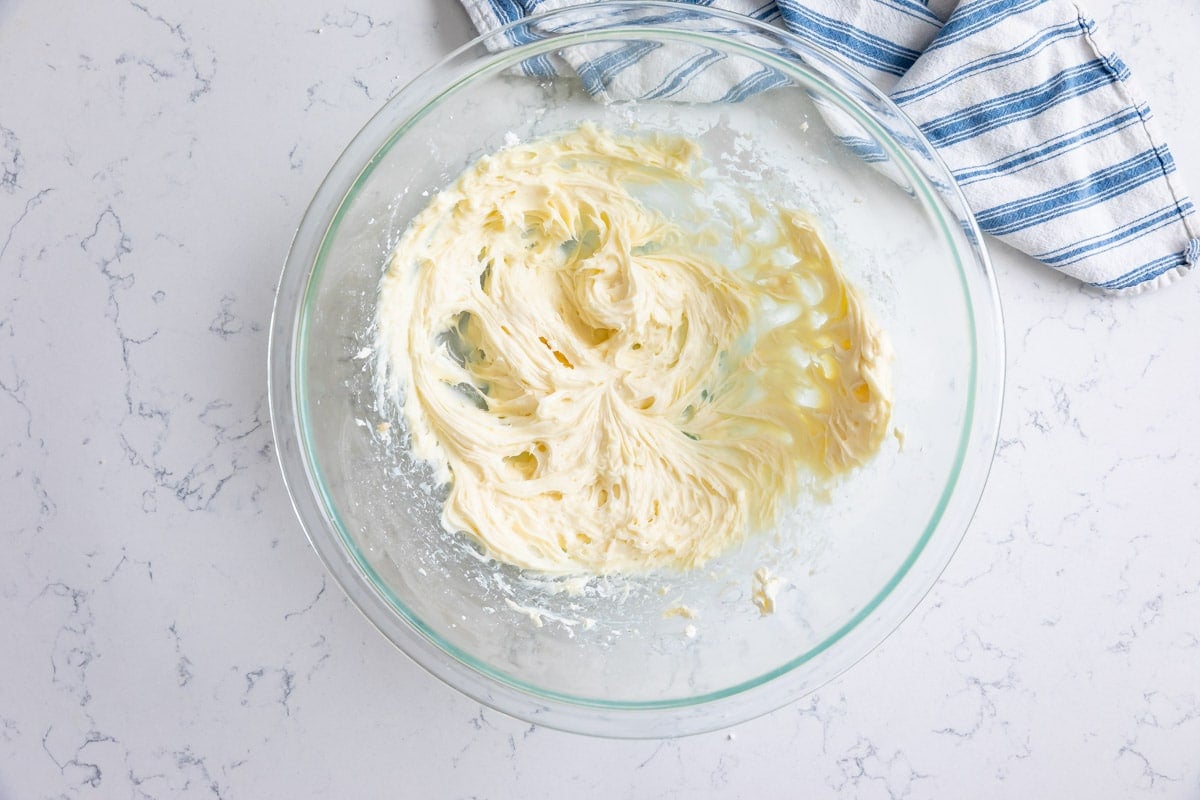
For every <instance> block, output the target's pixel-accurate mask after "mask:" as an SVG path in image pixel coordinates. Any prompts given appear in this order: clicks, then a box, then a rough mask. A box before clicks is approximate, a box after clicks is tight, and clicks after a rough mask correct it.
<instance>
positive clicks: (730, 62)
mask: <svg viewBox="0 0 1200 800" xmlns="http://www.w3.org/2000/svg"><path fill="white" fill-rule="evenodd" d="M514 44H516V45H519V46H512V45H514ZM638 54H640V55H638ZM626 57H630V58H641V59H643V60H642V62H641V63H642V64H643V65H644V67H645V68H644V70H643V71H641V72H638V71H637V70H635V71H634V72H633V73H629V74H623V75H622V76H621V77H618V78H616V79H615V80H609V79H607V78H608V76H606V74H605V73H604V69H603V67H604V66H605V65H606V64H607V65H611V64H612V63H614V60H616V59H619V58H626ZM700 62H705V63H717V64H719V67H720V68H719V69H715V70H711V71H710V73H709V74H708V75H707V77H706V79H705V80H706V83H705V84H703V85H700V86H692V87H689V86H686V85H685V86H684V88H683V89H682V90H681V91H679V92H675V93H674V94H671V93H670V92H669V91H668V92H667V93H666V96H662V95H663V94H664V93H663V92H659V95H660V96H659V97H658V98H656V99H644V98H643V99H640V100H639V99H637V96H638V95H639V94H644V93H645V91H646V86H645V85H642V84H639V83H638V80H637V79H636V78H631V77H630V75H634V76H637V75H641V76H642V79H643V80H650V79H654V80H655V81H656V82H657V78H654V70H656V69H657V70H659V71H660V75H668V73H669V70H670V69H672V68H673V66H672V65H674V66H678V65H680V64H694V63H700ZM580 75H582V76H583V78H582V79H581V78H580V77H579V76H580ZM646 76H650V78H646ZM668 77H669V75H668ZM766 87H770V88H766ZM749 88H756V89H763V88H766V90H765V91H758V92H750V91H746V90H747V89H749ZM722 93H724V94H725V95H727V96H734V95H748V96H746V97H744V99H741V100H740V101H739V102H724V101H718V102H706V101H708V100H712V99H715V98H719V97H720V96H721V95H722ZM584 120H592V121H594V122H596V123H598V124H601V125H604V126H608V127H610V128H615V129H618V130H629V129H633V128H637V129H642V130H646V129H661V130H668V131H674V132H679V133H685V134H691V135H695V136H696V137H697V138H698V139H699V140H700V141H701V143H702V144H703V146H704V149H705V153H706V155H707V156H708V157H709V158H710V159H711V160H712V161H713V162H714V163H719V164H723V165H725V166H726V167H727V168H728V169H729V170H731V171H734V172H733V173H732V174H737V175H741V176H742V179H744V180H747V181H753V182H754V183H755V184H757V185H759V186H761V187H762V191H763V192H764V193H769V194H771V195H772V197H773V198H775V199H778V200H780V201H781V202H785V203H786V204H788V205H791V206H798V207H802V208H806V209H809V210H810V211H811V212H813V213H814V214H815V215H816V216H817V217H818V218H819V219H820V220H821V222H822V224H823V226H824V228H825V230H826V233H827V236H828V239H829V242H830V244H831V246H832V249H833V250H834V252H835V253H837V255H838V256H839V257H840V260H841V262H842V264H843V267H844V270H845V271H846V273H848V275H849V276H850V278H851V279H852V280H853V281H854V282H855V283H857V284H858V286H859V287H860V288H861V290H862V291H863V293H864V294H865V295H866V297H867V298H868V302H869V304H870V305H871V306H872V307H873V308H874V310H875V311H876V313H877V314H878V316H879V318H880V319H881V321H882V323H883V325H884V327H885V329H886V330H887V331H888V333H889V335H890V337H891V341H892V344H893V347H894V349H895V351H896V359H895V364H894V370H895V411H894V424H895V425H896V427H897V429H898V431H899V435H897V436H896V437H895V438H894V439H890V440H889V442H888V443H887V444H885V446H884V449H883V451H882V452H881V453H880V455H879V456H878V457H877V458H876V459H875V460H874V461H873V462H872V463H871V464H869V465H868V466H867V467H866V468H865V469H863V470H861V471H859V472H858V473H856V474H854V475H853V476H852V477H851V478H850V479H848V480H846V481H845V482H844V484H843V485H841V486H839V487H838V488H837V490H836V491H835V492H834V494H833V497H832V499H831V500H830V501H828V502H815V501H814V502H805V503H802V504H801V506H800V507H798V508H797V509H796V510H795V511H794V512H793V513H791V514H789V515H788V516H787V517H786V518H785V519H784V520H783V521H782V522H781V523H780V526H779V530H777V531H774V532H768V533H764V534H761V535H758V536H754V537H751V538H749V539H748V540H747V541H746V542H745V544H744V545H743V546H741V547H740V548H737V549H735V550H734V551H733V552H730V553H728V554H726V555H724V556H722V557H721V558H718V559H717V560H716V561H714V562H712V563H711V564H709V565H708V566H707V567H705V568H703V569H701V570H697V571H695V572H693V573H689V574H667V573H660V574H656V575H648V576H641V577H633V578H616V579H608V580H596V581H593V582H591V583H590V584H589V585H588V586H587V587H586V588H584V589H583V590H582V591H580V587H578V586H575V585H568V584H563V583H561V582H560V583H556V582H553V581H547V580H537V579H536V576H526V575H522V574H521V573H520V572H519V571H518V570H515V569H512V568H510V567H507V566H502V565H497V564H494V563H489V562H487V561H486V560H484V559H482V558H481V557H480V556H479V554H478V553H477V552H476V550H475V549H474V548H473V547H472V546H471V545H470V543H469V542H468V541H467V539H466V537H465V536H464V535H462V534H453V533H448V532H445V531H443V530H442V529H441V527H440V526H439V524H438V519H439V511H440V497H439V493H438V490H437V487H435V486H432V485H431V482H430V480H429V471H428V470H427V469H426V468H425V467H424V466H423V465H422V464H420V463H417V462H414V461H413V460H412V459H411V458H410V457H409V456H408V454H407V452H406V451H405V449H404V447H403V432H402V431H397V430H395V429H393V431H390V432H388V433H386V434H381V433H380V432H379V427H380V423H381V422H393V423H394V422H395V420H387V419H385V418H383V417H381V416H380V415H379V412H378V411H377V405H376V402H375V399H376V398H375V397H374V396H373V393H372V388H371V385H372V369H373V365H372V359H371V358H369V357H367V355H366V354H368V353H369V352H370V349H371V347H372V336H373V331H372V316H373V314H374V303H375V297H376V289H377V284H378V281H379V278H380V276H381V274H382V272H383V270H384V267H385V264H386V261H387V258H388V255H389V253H390V252H391V250H392V248H393V247H394V245H395V244H396V241H397V239H398V238H399V236H400V235H401V234H402V233H403V231H404V229H405V227H406V226H407V224H408V222H409V220H410V219H411V218H412V217H413V216H414V215H415V214H416V213H417V212H418V211H419V210H420V209H421V208H422V207H423V206H424V204H425V203H426V202H427V200H428V198H429V196H430V195H432V194H433V193H434V192H436V191H437V190H439V189H440V188H442V187H445V186H447V185H448V184H449V183H451V182H453V180H454V179H455V178H456V176H457V175H458V174H459V173H460V172H461V171H462V170H463V169H464V168H465V167H466V166H467V165H468V164H470V163H471V162H473V161H474V160H475V159H477V158H478V157H479V156H481V155H483V154H485V153H488V152H491V151H494V150H496V149H498V148H499V147H501V146H503V143H504V142H505V139H506V137H509V139H510V140H511V136H513V135H515V136H517V137H520V138H521V139H527V138H531V137H534V136H538V135H542V134H548V133H553V132H556V131H560V130H564V129H567V128H570V127H573V126H575V125H576V124H578V123H579V122H581V121H584ZM739 169H740V170H742V172H740V173H738V172H736V170H739ZM1002 348H1003V335H1002V330H1001V319H1000V310H999V304H998V300H997V295H996V290H995V284H994V281H993V279H992V275H991V271H990V267H989V264H988V260H987V257H986V254H985V252H984V249H983V246H982V244H981V242H980V234H979V231H978V229H977V228H976V226H975V223H974V222H973V220H972V217H971V215H970V212H969V211H968V209H967V207H966V204H965V203H964V201H963V199H962V196H961V195H960V194H959V192H958V191H957V189H956V188H955V187H954V182H953V180H952V179H951V177H950V175H949V173H948V171H947V170H946V168H945V167H944V166H943V165H942V163H941V162H940V161H939V160H938V159H937V157H936V155H935V154H933V152H932V149H931V148H930V147H929V146H928V144H927V143H926V142H925V140H924V139H923V138H922V136H921V134H920V133H919V132H918V131H917V129H916V128H915V127H914V126H913V125H912V124H911V123H910V122H909V121H908V120H907V119H906V118H905V117H904V116H903V114H901V113H900V112H899V111H898V110H897V109H896V107H895V106H894V105H892V104H891V103H890V102H889V101H888V100H887V99H885V98H884V97H883V96H882V95H880V93H879V92H877V91H876V90H875V89H873V88H872V87H871V86H870V85H868V84H867V83H865V82H864V81H863V80H861V79H860V78H858V77H856V75H855V74H854V73H853V72H852V71H851V70H850V69H849V68H847V67H846V66H844V65H843V64H842V63H841V62H839V61H838V60H837V58H836V57H834V56H831V55H829V54H827V53H825V52H822V51H821V50H819V49H818V48H816V47H814V46H812V45H811V44H808V43H806V42H804V41H802V40H800V39H798V38H796V37H794V36H792V35H789V34H787V33H785V32H782V31H780V30H777V29H775V28H772V27H770V26H766V25H761V24H759V23H756V22H753V21H751V20H748V19H746V18H743V17H735V16H732V15H727V14H722V13H717V12H712V11H707V10H704V9H699V8H695V7H687V8H682V7H680V6H678V5H671V4H653V3H610V4H605V5H604V6H602V7H591V8H582V9H580V8H576V9H569V10H565V11H558V12H553V13H550V14H548V15H544V16H541V17H536V18H533V19H530V20H528V21H526V22H520V23H517V24H514V25H512V26H509V27H508V28H506V29H505V30H503V31H501V32H498V33H496V34H494V35H493V36H492V37H490V38H488V39H480V40H476V41H475V42H472V43H470V44H468V45H466V46H465V47H463V48H461V49H459V50H457V51H456V52H454V53H453V54H451V55H450V56H449V57H447V58H446V59H445V60H443V61H442V62H441V63H440V64H438V65H437V66H435V67H433V68H432V69H430V70H429V71H428V72H426V73H425V74H423V75H421V76H420V77H419V78H417V79H416V80H414V81H413V82H412V83H411V84H409V85H408V86H407V87H405V88H404V89H403V90H402V91H400V92H399V93H398V94H396V95H395V96H394V97H392V98H391V99H390V100H389V101H388V102H387V104H386V105H385V106H384V107H383V109H382V110H381V111H380V112H379V113H378V114H377V115H376V116H375V117H374V118H373V119H372V120H371V121H370V122H368V123H367V125H366V126H365V127H364V128H363V129H362V131H361V132H360V133H359V134H358V135H357V136H356V137H355V139H354V140H353V141H352V142H351V143H350V144H349V146H348V147H347V148H346V150H345V152H344V153H343V154H342V156H341V157H340V158H339V159H338V161H337V163H336V164H335V165H334V166H333V168H332V170H331V171H330V173H329V175H328V177H327V178H326V179H325V181H324V183H323V184H322V185H321V187H320V189H319V190H318V191H317V194H316V196H315V198H314V199H313V201H312V204H311V206H310V207H309V208H308V210H307V212H306V213H305V215H304V219H303V221H302V223H301V225H300V228H299V231H298V233H297V234H296V238H295V241H294V243H293V245H292V249H291V252H290V254H289V255H288V259H287V263H286V266H285V268H284V271H283V275H282V278H281V281H280V286H279V291H278V296H277V299H276V305H275V314H274V318H273V321H272V327H271V346H270V387H271V389H270V391H271V416H272V424H273V427H274V432H275V440H276V443H277V447H278V452H279V458H280V462H281V464H282V468H283V474H284V478H285V481H286V483H287V486H288V489H289V491H290V493H291V495H292V499H293V502H294V504H295V507H296V511H297V514H298V515H299V517H300V521H301V523H302V524H303V526H304V528H305V531H306V532H307V534H308V537H309V540H310V541H311V542H312V545H313V547H314V548H315V549H316V551H317V553H318V554H319V555H320V556H321V558H322V559H323V560H324V562H325V564H326V565H327V566H328V568H329V570H330V572H331V573H332V574H333V575H334V577H335V578H336V579H337V581H338V582H339V583H340V584H341V586H342V588H343V589H344V590H345V591H346V593H347V594H348V595H349V596H350V598H351V599H352V600H353V601H354V602H355V603H356V604H357V605H358V607H359V608H360V609H362V611H363V613H365V614H366V616H367V617H368V618H369V619H370V620H371V622H373V623H374V624H375V626H376V627H378V628H379V630H380V631H382V633H383V634H384V635H385V636H387V637H388V638H389V639H390V640H391V641H392V642H394V643H395V644H396V646H397V647H399V648H400V649H401V650H403V651H404V652H405V653H407V654H408V655H409V656H410V657H411V658H413V659H414V660H415V661H417V662H418V663H419V664H421V665H422V666H423V667H425V668H426V669H427V670H429V671H430V672H431V673H433V674H434V675H436V676H437V677H438V678H440V679H442V680H444V681H446V682H447V683H449V684H450V685H452V686H454V687H456V688H457V689H459V690H461V691H463V692H465V693H466V694H468V695H470V696H471V697H473V698H475V699H477V700H479V701H481V702H483V703H486V704H487V705H489V706H492V707H494V708H496V709H499V710H501V711H504V712H507V713H509V714H511V715H513V716H516V717H520V718H522V719H525V720H529V721H532V722H536V723H539V724H544V725H549V726H552V727H558V728H563V729H568V730H573V731H579V732H586V733H592V734H602V735H610V736H628V737H657V736H674V735H680V734H688V733H695V732H699V731H704V730H712V729H715V728H718V727H722V726H725V725H728V724H732V723H734V722H739V721H742V720H745V719H749V718H751V717H753V716H756V715H758V714H761V713H764V712H766V711H769V710H772V709H775V708H778V707H780V706H782V705H784V704H786V703H788V702H789V701H792V700H794V699H796V698H797V697H800V696H801V695H803V694H805V693H806V692H809V691H812V690H813V689H815V688H816V687H818V686H820V685H821V684H823V683H825V682H826V681H828V680H830V679H831V678H832V677H834V676H835V675H837V674H838V673H839V672H841V671H842V670H844V669H846V668H847V667H849V666H850V665H851V664H853V663H854V662H855V661H856V660H858V659H859V658H861V657H862V656H863V655H865V654H866V653H867V652H868V651H869V650H870V649H871V648H873V647H874V646H876V645H877V644H878V643H879V642H880V641H882V640H883V639H884V637H885V636H887V634H888V633H889V632H890V631H892V630H893V629H894V628H895V627H896V626H897V625H898V624H899V622H900V621H901V620H902V619H903V618H904V617H905V616H906V615H907V614H908V613H909V612H910V611H911V610H912V609H913V608H914V607H915V606H916V605H917V603H918V602H919V601H920V599H921V598H922V596H924V594H925V593H926V592H927V591H928V590H929V589H930V587H931V586H932V585H933V583H934V581H935V580H936V578H937V576H938V575H939V574H940V572H941V570H942V569H943V568H944V567H945V565H946V563H947V562H948V561H949V559H950V557H951V555H952V553H953V551H954V549H955V547H956V546H957V544H958V542H959V541H960V540H961V538H962V536H963V534H964V532H965V530H966V528H967V525H968V523H969V522H970V520H971V516H972V514H973V513H974V509H975V507H976V504H977V502H978V499H979V496H980V493H981V491H982V488H983V484H984V480H985V478H986V475H987V471H988V468H989V465H990V462H991V457H992V454H993V452H994V448H995V443H996V435H997V425H998V422H999V415H1000V405H1001V387H1002V383H1003V364H1004V359H1003V350H1002ZM397 434H399V435H397ZM398 443H399V444H398ZM759 566H767V567H769V568H770V569H771V571H772V572H773V573H774V574H776V575H778V576H780V577H781V579H782V581H783V585H782V588H781V590H780V593H779V596H778V599H777V603H778V609H777V611H776V613H775V614H773V615H770V616H760V615H759V613H758V610H757V609H756V608H755V607H754V605H753V603H752V602H751V574H752V572H753V571H754V569H756V568H757V567H759ZM681 604H682V605H686V606H688V607H689V608H690V609H692V610H693V611H694V612H695V614H696V617H695V618H694V619H685V618H681V617H679V616H673V615H669V614H665V613H664V612H667V611H668V610H669V609H671V608H674V607H676V606H679V605H681ZM689 626H693V627H691V628H689ZM689 634H691V635H689Z"/></svg>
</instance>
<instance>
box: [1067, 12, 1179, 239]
mask: <svg viewBox="0 0 1200 800" xmlns="http://www.w3.org/2000/svg"><path fill="white" fill-rule="evenodd" d="M1075 12H1076V18H1077V19H1078V20H1079V29H1080V30H1081V31H1083V38H1084V39H1085V40H1086V41H1087V43H1088V46H1089V47H1091V49H1092V52H1093V53H1095V55H1096V57H1097V58H1098V59H1100V61H1101V63H1103V64H1104V69H1105V70H1106V71H1107V72H1108V73H1109V75H1110V76H1112V78H1113V82H1114V85H1115V86H1116V87H1117V90H1118V91H1119V92H1120V93H1121V98H1122V99H1123V100H1124V101H1125V103H1126V104H1127V105H1128V106H1129V107H1130V108H1132V109H1133V110H1134V111H1135V112H1137V115H1138V120H1139V121H1140V122H1141V127H1142V132H1143V133H1144V134H1145V136H1146V140H1147V141H1148V142H1149V143H1150V146H1151V147H1152V148H1153V149H1154V154H1155V158H1157V159H1158V166H1159V171H1160V172H1162V175H1163V178H1164V179H1165V180H1166V182H1167V190H1168V191H1169V192H1170V193H1171V200H1172V201H1173V202H1174V203H1175V213H1176V214H1177V215H1178V216H1179V221H1180V222H1182V223H1183V229H1184V231H1185V232H1186V233H1187V235H1188V238H1189V239H1195V238H1197V237H1200V231H1196V230H1193V229H1192V225H1191V220H1190V219H1189V218H1188V215H1187V214H1185V213H1184V212H1183V207H1182V202H1183V200H1184V199H1185V197H1186V196H1185V195H1182V194H1181V193H1180V191H1179V190H1178V188H1177V187H1176V186H1175V181H1174V180H1173V179H1172V176H1171V173H1170V172H1169V171H1168V170H1167V165H1166V163H1165V162H1164V161H1163V158H1162V155H1161V152H1162V148H1165V147H1166V145H1165V144H1163V143H1160V142H1159V141H1158V137H1156V136H1155V135H1154V131H1153V129H1152V126H1151V125H1150V123H1149V120H1147V119H1146V114H1145V113H1144V112H1143V108H1145V109H1147V110H1148V109H1149V105H1148V104H1139V103H1138V102H1137V101H1136V98H1135V97H1134V95H1133V92H1132V90H1131V87H1130V86H1129V78H1128V77H1122V76H1121V73H1120V71H1119V70H1117V69H1115V68H1114V66H1113V63H1112V57H1111V56H1110V55H1107V54H1106V53H1104V52H1103V51H1102V50H1101V48H1100V45H1099V43H1098V42H1097V41H1096V39H1095V38H1094V36H1093V35H1092V34H1093V31H1094V30H1095V25H1094V24H1091V25H1089V24H1088V19H1087V18H1086V17H1084V15H1083V12H1082V10H1081V9H1080V8H1079V6H1078V5H1076V6H1075Z"/></svg>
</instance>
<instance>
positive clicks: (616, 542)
mask: <svg viewBox="0 0 1200 800" xmlns="http://www.w3.org/2000/svg"><path fill="white" fill-rule="evenodd" d="M377 325H378V334H377V335H378V355H379V359H380V363H379V372H378V374H379V375H380V376H381V383H380V387H379V388H380V391H381V392H384V393H385V394H386V396H387V397H389V398H393V399H395V400H397V401H399V402H400V403H401V404H402V409H403V414H404V417H405V418H406V420H407V423H408V427H409V430H410V431H411V433H412V447H413V452H414V454H415V455H416V456H417V457H419V458H421V459H424V460H426V461H428V462H429V463H430V464H432V465H433V468H434V470H435V472H436V475H437V478H438V479H439V480H440V481H442V482H444V483H446V484H449V495H448V497H447V499H446V502H445V507H444V510H443V523H444V525H445V526H446V527H447V528H448V529H449V530H452V531H465V532H467V533H468V534H470V535H471V536H472V537H474V539H475V540H477V541H478V543H479V544H480V545H481V546H482V547H483V549H484V550H485V551H486V553H487V554H488V555H490V556H492V557H494V558H496V559H498V560H500V561H504V562H507V563H510V564H514V565H516V566H519V567H525V568H528V569H533V570H540V571H544V572H549V573H592V574H605V573H613V572H638V571H645V570H647V569H653V568H660V567H674V568H683V569H687V568H691V567H695V566H697V565H700V564H703V563H704V562H705V561H707V560H708V559H710V558H712V557H713V556H714V555H716V554H718V553H720V552H721V551H723V550H725V549H726V548H727V547H729V546H730V545H731V544H732V543H734V542H737V541H739V540H740V539H741V538H743V537H744V536H745V535H746V534H747V533H749V532H753V531H757V530H762V529H765V528H768V527H770V526H771V525H773V524H774V523H775V522H776V520H777V519H778V517H779V516H780V514H781V512H782V511H783V510H784V509H785V508H786V507H787V506H788V505H789V504H791V503H793V502H794V501H795V499H796V497H797V494H798V492H799V491H800V489H801V488H802V485H803V484H804V483H805V482H806V481H816V482H820V481H823V480H828V479H830V478H832V477H834V476H837V475H839V474H841V473H844V472H846V471H847V470H849V469H851V468H853V467H854V466H856V465H859V464H861V463H862V462H863V461H864V460H865V459H867V458H869V457H870V456H871V455H872V454H873V453H874V452H875V451H876V449H877V448H878V446H879V444H880V442H881V440H882V438H883V436H884V434H885V432H886V428H887V425H888V420H889V416H890V413H891V399H890V392H891V388H890V372H889V363H888V362H889V358H890V354H889V348H888V346H887V343H886V340H885V338H884V336H883V334H882V332H881V331H880V329H879V327H878V326H877V325H876V323H875V322H874V321H873V319H872V318H871V316H870V314H869V313H868V311H867V309H866V308H864V306H863V303H862V301H861V299H860V298H859V295H858V293H857V292H856V291H855V290H854V288H853V287H852V286H850V285H849V284H848V283H847V282H846V280H845V278H844V277H843V276H842V274H841V273H840V271H839V270H838V268H837V266H836V264H835V261H834V259H833V258H832V257H831V255H830V254H829V252H828V250H827V249H826V247H825V244H824V243H823V242H822V240H821V237H820V235H819V233H818V231H817V229H816V228H815V226H814V224H813V222H812V220H811V219H810V218H809V217H808V216H806V215H805V214H804V213H802V212H800V211H796V210H792V209H788V208H784V207H782V206H777V205H773V204H771V203H770V202H768V201H767V200H766V199H764V198H758V197H756V196H755V195H754V193H753V192H751V191H748V190H747V189H745V188H742V187H740V186H738V185H736V184H735V183H734V182H733V181H732V180H731V179H729V178H724V177H721V176H719V175H718V174H717V173H716V171H715V170H714V169H713V168H712V167H711V166H710V165H709V164H708V162H706V161H705V160H704V159H703V158H702V155H701V150H700V147H699V145H698V144H697V143H696V142H695V141H693V140H690V139H687V138H684V137H679V136H669V135H664V134H650V135H617V134H614V133H611V132H608V131H605V130H602V129H599V128H596V127H593V126H591V125H584V126H582V127H580V128H578V129H576V130H573V131H571V132H568V133H566V134H564V135H561V136H558V137H556V138H548V139H540V140H536V141H531V142H527V143H521V144H515V145H513V146H510V147H506V148H504V149H502V150H500V151H498V152H496V153H495V154H493V155H491V156H486V157H484V158H481V159H480V160H479V161H478V162H476V163H475V164H474V165H473V166H471V167H470V168H469V169H467V171H466V172H465V173H463V175H462V176H461V177H460V178H459V179H458V181H457V182H456V183H455V184H454V185H453V186H451V187H449V188H448V189H445V190H444V191H442V192H440V193H439V194H438V195H437V196H436V197H434V198H433V200H432V201H431V202H430V204H429V205H428V207H426V208H425V210H424V211H423V212H422V213H421V214H420V215H419V216H417V217H416V219H415V220H414V221H413V223H412V225H411V226H410V228H409V229H408V231H407V232H406V233H405V234H404V236H403V238H402V239H401V241H400V243H399V244H398V245H397V247H396V249H395V252H394V254H393V255H392V258H391V262H390V264H389V266H388V269H387V273H386V275H385V276H384V278H383V281H382V283H381V287H380V296H379V306H378V316H377Z"/></svg>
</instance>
